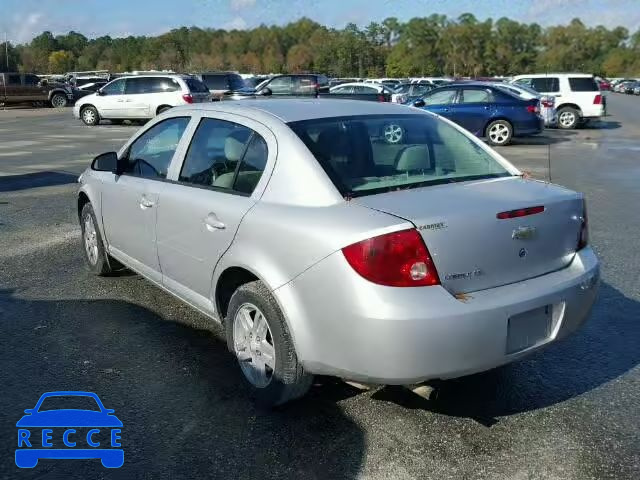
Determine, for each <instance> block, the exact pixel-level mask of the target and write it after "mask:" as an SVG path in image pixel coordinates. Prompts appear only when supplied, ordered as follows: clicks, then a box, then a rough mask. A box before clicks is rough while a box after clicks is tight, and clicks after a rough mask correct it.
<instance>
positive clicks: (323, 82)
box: [255, 73, 329, 97]
mask: <svg viewBox="0 0 640 480" xmlns="http://www.w3.org/2000/svg"><path fill="white" fill-rule="evenodd" d="M255 93H256V95H265V96H271V95H273V96H289V97H291V96H317V95H318V94H319V93H329V79H328V78H327V76H326V75H319V74H315V73H304V74H295V75H276V76H275V77H272V78H270V79H269V80H267V81H265V82H263V83H261V84H260V85H258V86H257V87H256V92H255Z"/></svg>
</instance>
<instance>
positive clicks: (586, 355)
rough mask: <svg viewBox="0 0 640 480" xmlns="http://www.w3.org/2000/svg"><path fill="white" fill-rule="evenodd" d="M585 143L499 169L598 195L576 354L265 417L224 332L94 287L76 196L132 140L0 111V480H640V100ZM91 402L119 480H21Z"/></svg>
mask: <svg viewBox="0 0 640 480" xmlns="http://www.w3.org/2000/svg"><path fill="white" fill-rule="evenodd" d="M608 97H609V98H608V110H609V113H610V116H608V117H606V118H605V119H603V120H602V121H600V122H597V123H595V124H594V125H591V126H590V127H589V128H585V129H580V130H575V131H558V130H547V131H546V132H545V133H544V135H542V136H540V137H532V138H527V139H518V140H517V141H516V142H515V144H514V145H512V146H508V147H502V148H501V149H500V152H501V153H502V154H503V155H504V156H505V157H507V158H508V159H509V160H511V161H512V162H513V163H514V164H515V165H516V166H518V167H519V168H520V169H521V170H524V171H528V172H530V173H531V174H532V175H533V176H534V177H537V178H541V179H547V178H548V177H549V170H548V157H549V156H550V158H551V178H552V180H553V182H554V183H558V184H561V185H566V186H567V187H569V188H572V189H575V190H579V191H582V192H585V194H586V195H587V199H588V205H589V221H590V228H591V239H592V243H593V244H594V246H595V248H596V250H597V252H598V253H599V255H600V258H601V260H602V268H603V272H602V273H603V274H602V278H603V282H602V286H601V292H600V298H599V300H598V302H597V303H596V305H595V307H594V311H593V314H592V317H591V319H590V320H589V322H588V323H587V324H586V326H585V327H584V328H583V329H582V330H581V331H580V332H578V333H577V334H576V335H574V336H573V337H571V338H569V339H567V340H565V341H563V342H562V343H559V344H558V345H555V346H552V347H550V348H549V349H547V350H546V351H544V352H540V353H537V354H534V355H533V356H531V357H528V358H527V359H525V360H524V361H522V362H520V363H517V364H513V365H509V366H507V367H504V368H501V369H498V370H495V371H492V372H488V373H485V374H481V375H475V376H472V377H467V378H463V379H458V380H455V381H448V382H442V383H436V384H435V385H434V387H435V390H434V391H433V393H432V395H431V398H430V399H429V400H426V399H423V398H421V397H418V396H417V395H415V394H413V393H411V392H409V391H408V390H405V389H403V388H400V387H395V388H391V387H385V388H378V389H374V390H371V391H368V392H361V391H359V390H357V389H355V388H354V387H352V386H349V385H347V384H344V383H342V382H340V381H337V380H334V379H328V378H318V379H317V385H316V386H315V387H314V388H313V389H312V390H311V392H310V394H309V395H308V396H307V397H306V398H304V399H303V400H302V401H299V402H297V403H294V404H292V405H289V406H287V407H286V408H284V409H281V410H277V411H274V412H270V413H265V412H261V411H259V410H257V409H256V408H255V407H254V406H253V404H252V403H251V402H250V401H249V400H248V399H247V397H246V395H245V394H244V391H243V387H242V384H241V378H240V373H239V371H238V367H237V365H236V364H235V360H234V359H233V358H232V356H231V355H230V354H229V353H228V352H227V350H226V347H225V343H224V340H223V333H222V331H221V330H220V329H219V328H218V327H217V326H215V325H213V324H212V323H211V321H210V320H208V319H207V318H205V317H203V316H202V315H200V314H198V313H196V312H195V311H193V310H191V309H190V308H188V307H186V306H184V305H183V304H182V303H180V302H178V301H177V300H175V299H173V298H172V297H170V296H169V295H168V294H166V293H164V292H162V291H160V290H159V289H157V288H156V287H154V286H152V285H151V284H150V283H148V282H147V281H145V280H143V279H141V278H140V277H138V276H137V275H133V274H123V275H121V276H119V277H112V278H96V277H93V276H91V275H89V273H88V272H87V271H86V270H85V268H84V266H83V263H82V251H81V247H80V243H79V228H78V226H77V219H76V211H75V189H76V186H75V180H76V178H77V176H78V174H79V173H80V172H81V171H82V170H83V169H84V168H85V167H86V166H87V164H88V162H89V161H90V159H91V158H92V157H93V156H95V155H96V154H98V153H102V152H104V151H109V150H115V149H117V148H119V146H120V145H121V144H122V143H123V142H124V141H125V140H126V139H127V138H128V137H129V136H130V135H132V134H133V133H134V132H135V130H136V128H138V127H136V126H127V125H124V126H112V125H103V126H102V125H101V126H99V127H94V128H91V127H86V126H84V125H83V124H82V123H81V122H79V121H76V120H74V119H73V118H72V117H71V111H70V110H69V109H66V110H64V111H58V110H53V109H42V110H31V109H15V110H7V111H0V319H1V320H2V325H3V328H4V332H3V335H2V339H1V340H0V365H2V367H3V368H2V369H0V385H2V386H3V387H4V388H3V392H4V394H3V395H0V411H2V412H3V413H4V415H3V418H2V423H1V427H0V428H2V432H1V433H2V438H4V439H5V441H4V442H3V444H2V449H3V451H2V458H3V459H4V461H3V462H2V463H1V464H0V477H1V478H18V477H20V478H66V479H71V478H128V479H129V478H171V479H178V478H188V479H193V478H203V477H213V478H256V479H264V478H305V479H314V478H317V479H328V478H367V479H368V478H370V479H384V478H394V479H396V478H438V479H448V478H452V479H460V478H474V479H475V478H491V479H516V480H520V479H523V480H524V479H563V480H568V479H580V480H586V479H638V478H640V449H639V448H638V439H640V423H639V422H638V420H637V419H638V418H639V417H640V400H639V398H638V394H639V392H640V367H639V366H638V364H639V363H640V275H639V273H638V272H640V256H639V255H638V252H637V250H638V246H639V244H640V241H639V238H640V213H638V206H639V205H640V189H639V188H638V185H639V181H640V97H635V96H634V97H631V96H626V95H616V94H610V95H609V96H608ZM65 389H67V390H87V391H92V392H96V393H97V394H98V395H99V396H100V398H101V399H102V401H103V402H104V404H105V406H106V407H107V408H113V409H115V411H116V415H117V416H118V417H119V418H120V419H121V420H122V422H123V423H124V427H123V430H122V432H123V433H122V439H123V440H122V442H123V448H124V451H125V463H124V466H123V467H122V468H120V469H118V470H105V469H103V468H102V467H101V466H100V464H99V462H98V461H95V462H66V463H65V462H54V461H47V460H43V461H41V466H40V467H39V468H38V469H37V470H34V471H18V469H17V468H16V467H15V464H14V462H13V454H14V453H13V451H14V449H15V435H16V427H15V422H16V421H17V420H18V419H19V418H20V416H21V415H22V411H23V410H24V409H25V408H31V407H33V405H34V403H35V401H36V400H37V399H38V398H39V396H40V395H41V394H42V393H43V392H47V391H51V390H65Z"/></svg>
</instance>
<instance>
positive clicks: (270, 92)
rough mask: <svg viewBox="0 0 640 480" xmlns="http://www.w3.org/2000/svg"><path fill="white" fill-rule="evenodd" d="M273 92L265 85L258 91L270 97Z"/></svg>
mask: <svg viewBox="0 0 640 480" xmlns="http://www.w3.org/2000/svg"><path fill="white" fill-rule="evenodd" d="M272 94H273V92H272V91H271V89H270V88H269V87H264V88H263V89H262V90H260V91H259V92H258V95H263V96H265V97H268V96H269V95H272Z"/></svg>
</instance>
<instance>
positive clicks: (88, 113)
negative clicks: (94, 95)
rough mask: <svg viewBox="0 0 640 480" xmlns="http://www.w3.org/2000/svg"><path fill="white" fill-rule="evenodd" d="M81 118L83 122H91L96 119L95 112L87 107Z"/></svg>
mask: <svg viewBox="0 0 640 480" xmlns="http://www.w3.org/2000/svg"><path fill="white" fill-rule="evenodd" d="M82 119H83V120H84V121H85V123H93V122H95V120H96V114H95V113H94V111H93V110H91V109H90V108H87V109H86V110H85V111H84V112H82Z"/></svg>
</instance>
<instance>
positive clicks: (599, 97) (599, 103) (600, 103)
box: [593, 94, 602, 105]
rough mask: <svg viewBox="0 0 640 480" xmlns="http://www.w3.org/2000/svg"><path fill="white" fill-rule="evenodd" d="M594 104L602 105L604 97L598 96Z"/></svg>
mask: <svg viewBox="0 0 640 480" xmlns="http://www.w3.org/2000/svg"><path fill="white" fill-rule="evenodd" d="M593 104H594V105H602V95H600V94H598V95H596V96H595V98H594V99H593Z"/></svg>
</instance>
